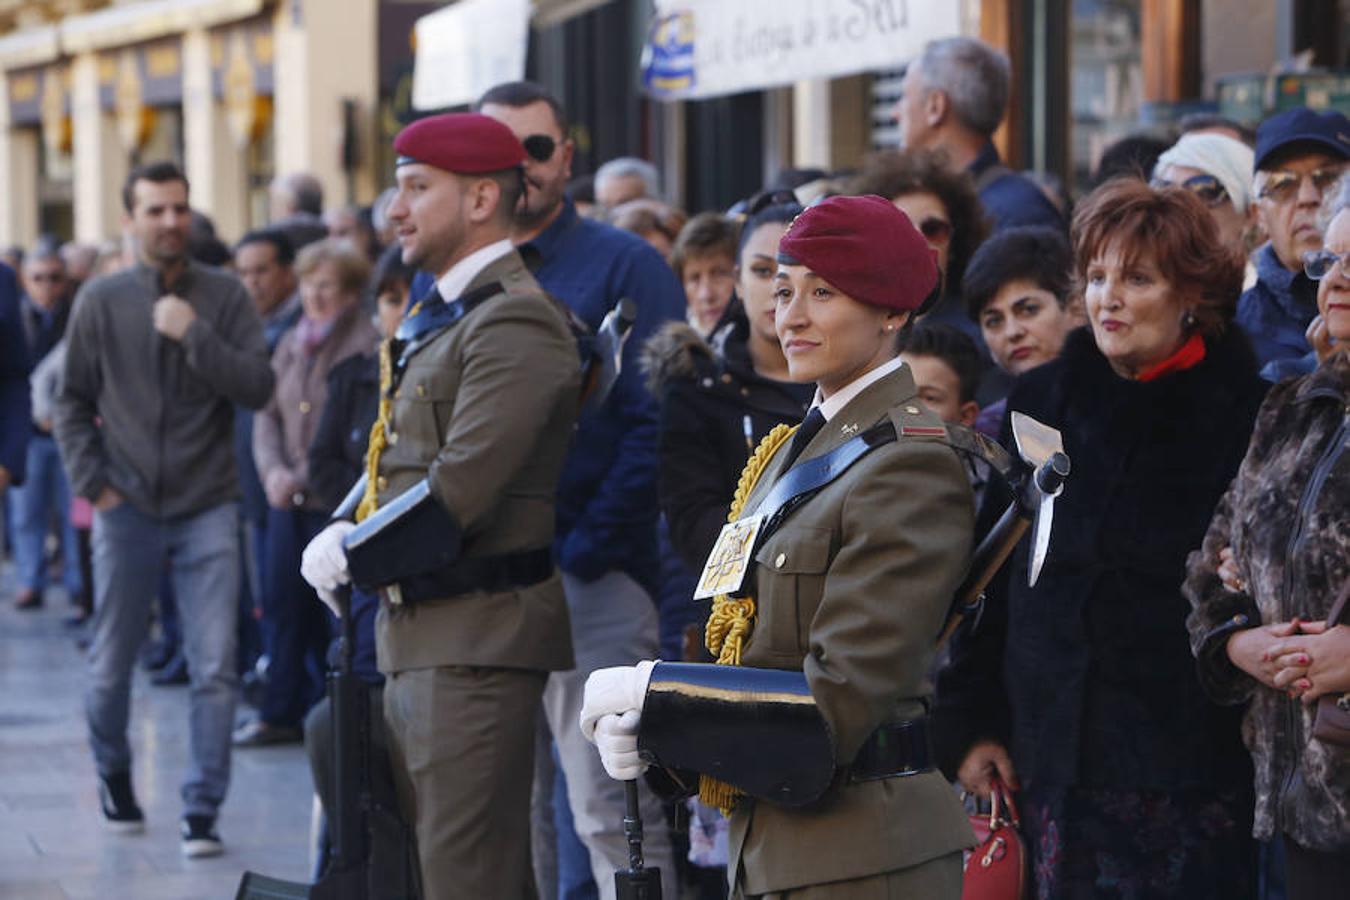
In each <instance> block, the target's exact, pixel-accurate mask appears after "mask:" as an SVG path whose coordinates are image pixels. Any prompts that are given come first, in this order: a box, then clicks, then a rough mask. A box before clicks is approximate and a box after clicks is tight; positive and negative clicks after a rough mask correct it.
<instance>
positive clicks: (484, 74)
mask: <svg viewBox="0 0 1350 900" xmlns="http://www.w3.org/2000/svg"><path fill="white" fill-rule="evenodd" d="M529 29H530V3H529V0H459V2H458V3H456V4H454V5H453V6H448V7H446V8H445V9H442V10H440V11H439V12H434V13H432V14H431V15H429V16H423V17H422V18H420V19H418V20H417V28H416V30H415V38H414V39H415V40H416V43H417V54H416V60H415V66H414V69H413V88H412V103H413V108H414V109H417V110H422V111H426V110H433V109H445V108H446V107H449V106H463V105H464V104H467V103H472V102H473V101H475V100H477V99H478V96H479V95H480V94H482V93H483V92H484V91H486V90H487V89H488V88H490V87H492V86H493V85H497V84H501V83H502V82H504V81H520V80H521V79H522V78H524V77H525V44H526V41H527V40H528V39H529Z"/></svg>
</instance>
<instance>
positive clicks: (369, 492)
mask: <svg viewBox="0 0 1350 900" xmlns="http://www.w3.org/2000/svg"><path fill="white" fill-rule="evenodd" d="M393 380H394V363H393V357H392V353H391V350H390V347H389V341H381V342H380V406H379V413H378V414H377V415H376V416H375V424H373V425H371V426H370V442H369V443H368V444H366V492H365V494H363V495H362V497H361V503H360V504H359V505H358V506H357V507H356V521H358V522H360V521H363V520H364V519H365V518H366V516H368V515H370V514H371V513H373V512H375V509H376V508H377V507H378V506H379V505H380V496H379V488H378V487H376V481H377V477H378V475H379V471H380V454H382V453H383V452H384V448H385V444H386V442H387V437H386V436H387V434H388V432H389V417H390V415H391V414H392V413H393V409H394V401H393V399H392V398H391V397H390V396H389V386H390V385H391V384H392V383H393Z"/></svg>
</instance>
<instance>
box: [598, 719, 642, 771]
mask: <svg viewBox="0 0 1350 900" xmlns="http://www.w3.org/2000/svg"><path fill="white" fill-rule="evenodd" d="M641 723H642V714H641V713H640V712H638V711H637V710H635V709H630V710H629V711H628V712H626V713H624V714H623V715H621V716H618V715H615V714H614V713H608V714H606V715H603V716H601V717H600V721H599V722H597V723H595V732H594V738H593V739H594V741H595V747H596V749H597V750H599V751H600V763H601V764H602V765H603V766H604V767H605V771H606V772H607V773H609V777H610V778H613V779H614V780H615V781H632V780H634V779H635V778H637V777H638V776H639V775H641V774H642V773H643V772H645V771H647V764H646V763H645V762H643V761H642V760H641V759H640V758H639V757H638V748H637V743H638V739H637V733H638V726H639V725H640V724H641Z"/></svg>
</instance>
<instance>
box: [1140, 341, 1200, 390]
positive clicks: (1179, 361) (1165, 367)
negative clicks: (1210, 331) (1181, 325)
mask: <svg viewBox="0 0 1350 900" xmlns="http://www.w3.org/2000/svg"><path fill="white" fill-rule="evenodd" d="M1204 359H1205V339H1204V338H1202V337H1200V335H1198V334H1193V335H1191V336H1190V337H1189V338H1188V339H1187V340H1186V343H1184V344H1182V345H1181V347H1180V348H1179V349H1178V350H1177V352H1176V353H1173V354H1172V355H1171V356H1169V357H1167V359H1164V360H1163V361H1162V362H1160V363H1157V364H1156V365H1152V366H1149V367H1148V368H1147V369H1145V370H1144V371H1142V372H1140V373H1139V377H1138V379H1137V380H1138V381H1154V380H1156V379H1159V378H1161V377H1163V376H1164V375H1171V374H1172V373H1173V372H1184V371H1186V370H1187V369H1190V368H1193V367H1195V366H1198V365H1200V363H1201V362H1203V361H1204Z"/></svg>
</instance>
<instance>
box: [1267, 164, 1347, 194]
mask: <svg viewBox="0 0 1350 900" xmlns="http://www.w3.org/2000/svg"><path fill="white" fill-rule="evenodd" d="M1343 171H1344V168H1343V167H1337V168H1334V169H1314V170H1313V171H1311V172H1309V173H1308V174H1307V175H1306V176H1304V175H1300V174H1299V173H1297V172H1287V171H1281V172H1271V173H1270V174H1269V176H1268V177H1267V178H1266V183H1265V184H1264V185H1263V186H1262V187H1261V196H1262V197H1263V198H1266V199H1268V200H1274V201H1275V202H1276V203H1288V202H1289V201H1290V200H1293V199H1294V198H1295V197H1297V196H1298V192H1299V190H1301V189H1302V187H1303V179H1304V178H1305V177H1306V178H1309V179H1311V180H1312V186H1313V190H1314V191H1316V192H1317V194H1318V196H1321V195H1322V194H1325V193H1326V192H1327V191H1328V190H1329V189H1330V188H1331V186H1332V185H1334V184H1335V183H1336V181H1337V179H1339V178H1340V177H1341V172H1343Z"/></svg>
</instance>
